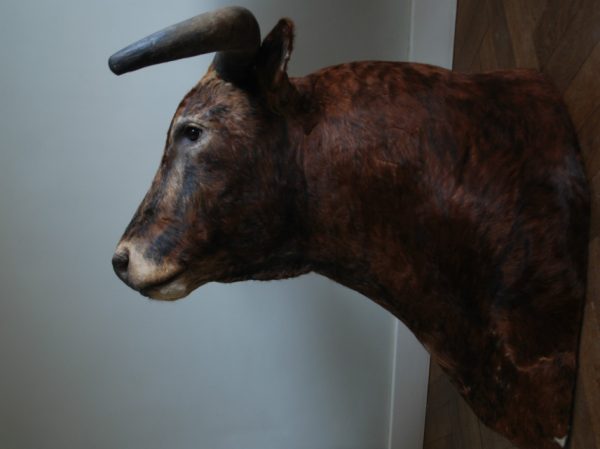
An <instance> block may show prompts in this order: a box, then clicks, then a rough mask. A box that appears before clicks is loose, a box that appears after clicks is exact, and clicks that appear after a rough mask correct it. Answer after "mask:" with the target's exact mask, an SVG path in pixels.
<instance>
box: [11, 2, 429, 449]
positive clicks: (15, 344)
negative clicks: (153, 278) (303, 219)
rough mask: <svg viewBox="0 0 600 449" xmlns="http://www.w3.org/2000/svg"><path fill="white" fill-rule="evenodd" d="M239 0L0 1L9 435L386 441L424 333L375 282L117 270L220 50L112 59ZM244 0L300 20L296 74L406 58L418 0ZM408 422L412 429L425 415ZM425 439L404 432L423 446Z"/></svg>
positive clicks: (46, 443) (324, 447) (86, 441)
mask: <svg viewBox="0 0 600 449" xmlns="http://www.w3.org/2000/svg"><path fill="white" fill-rule="evenodd" d="M224 3H225V2H219V1H198V0H194V1H191V0H182V1H176V2H165V1H161V0H128V1H124V0H119V1H117V0H104V1H100V0H97V1H80V0H56V1H53V2H42V1H34V0H4V1H3V2H2V3H1V4H0V42H1V44H0V61H2V69H1V70H2V75H1V76H2V78H1V79H2V82H1V83H0V98H1V99H2V101H1V103H0V144H1V146H0V192H1V193H0V267H1V269H0V282H1V283H2V286H3V288H2V293H1V296H0V363H1V367H0V447H1V448H10V449H32V448H35V449H53V448H60V449H71V448H73V449H75V448H77V449H80V448H99V449H100V448H102V449H104V448H111V449H121V448H123V449H124V448H128V449H129V448H131V449H136V448H144V449H154V448H156V449H165V448H169V449H189V448H192V447H194V448H207V449H220V448H223V449H229V448H231V449H233V448H241V447H243V448H245V449H252V448H257V449H269V448H273V449H275V448H277V449H281V448H287V449H294V448H298V449H300V448H303V449H328V448H331V449H334V448H335V449H338V448H339V449H342V448H343V449H352V448H356V449H359V448H360V449H371V448H372V449H381V448H383V447H386V445H387V444H388V443H389V438H390V410H391V409H392V407H391V405H392V404H391V403H390V400H391V397H392V395H391V390H392V375H393V373H392V367H393V366H392V365H393V364H392V361H393V355H392V352H393V351H396V353H398V354H403V353H405V354H407V353H411V351H415V350H418V345H417V344H416V343H415V342H414V341H413V340H411V337H410V336H408V337H407V338H401V336H400V337H399V336H398V335H400V334H398V335H396V334H394V326H395V319H393V318H392V317H391V316H390V315H389V314H387V313H386V312H384V311H383V310H382V309H380V308H379V307H378V306H376V305H375V304H373V303H371V302H370V301H368V300H367V299H365V298H364V297H361V296H360V295H358V294H355V293H353V292H350V291H348V290H346V289H344V288H341V287H339V286H336V285H334V284H333V283H331V282H329V281H327V280H325V279H323V278H320V277H317V276H306V277H302V278H300V279H296V280H291V281H285V282H271V283H243V284H233V285H219V284H209V285H207V286H205V287H202V288H201V289H200V290H199V291H197V292H195V293H194V294H192V295H191V297H190V298H189V299H186V300H183V301H180V302H177V303H175V304H164V303H156V302H150V301H148V300H145V299H143V298H142V297H141V296H139V295H137V294H136V293H135V292H133V291H131V290H129V289H127V287H125V286H124V285H123V284H122V283H121V282H120V281H118V279H117V278H116V276H114V274H113V272H112V269H111V266H110V258H111V255H112V252H113V249H114V246H115V244H116V242H117V240H118V238H119V236H120V234H121V232H122V231H123V229H124V227H125V225H126V224H127V222H128V220H129V219H130V217H131V216H132V214H133V212H134V209H135V207H136V206H137V204H138V203H139V201H140V200H141V198H142V196H143V194H144V193H145V191H146V189H147V188H148V186H149V184H150V181H151V179H152V176H153V174H154V171H155V169H156V167H157V166H158V163H159V160H160V155H161V152H162V143H163V141H164V137H165V133H166V130H167V126H168V123H169V120H170V117H171V114H172V113H173V111H174V110H175V107H176V105H177V103H178V101H179V99H180V98H181V97H182V96H183V95H184V93H185V92H186V91H187V90H188V89H189V88H190V87H191V86H192V85H193V84H194V83H195V82H196V80H197V79H198V78H199V77H200V76H201V74H202V73H203V72H204V70H205V68H206V66H207V64H208V62H209V61H210V59H211V57H212V56H205V57H200V58H195V59H193V60H187V61H180V62H177V63H171V64H167V65H163V66H157V67H154V68H152V69H147V70H143V71H140V72H136V73H134V74H130V75H127V76H123V77H119V78H117V77H115V76H113V75H112V74H111V73H110V72H109V70H108V68H107V66H106V59H107V57H108V56H109V55H110V54H111V53H112V52H114V51H116V50H117V49H119V48H121V47H122V46H124V45H126V44H128V43H130V42H131V41H132V40H135V39H137V38H139V37H142V36H144V35H145V34H147V33H150V32H153V31H155V30H157V29H159V28H162V27H164V26H165V25H168V24H171V23H174V22H177V21H179V20H181V19H184V18H187V17H188V16H191V15H193V14H196V13H198V12H201V11H205V10H210V9H212V8H214V7H215V6H217V5H219V4H224ZM239 3H241V4H244V5H245V6H247V7H249V8H251V9H252V10H253V11H254V12H255V13H256V15H257V17H258V19H259V22H260V23H261V25H262V26H263V33H266V32H268V30H269V28H270V27H271V26H272V25H274V24H275V22H276V20H277V19H278V18H279V17H280V16H284V15H286V16H290V17H292V18H293V19H294V20H295V21H296V23H297V44H296V51H295V54H294V55H293V57H292V63H291V69H290V70H291V73H292V74H296V75H299V74H303V73H306V72H308V71H310V70H313V69H316V68H318V67H320V66H323V65H328V64H332V63H337V62H343V61H349V60H353V59H404V58H406V56H407V51H408V18H409V14H408V2H407V1H394V0H373V1H370V2H369V3H368V7H366V3H365V2H363V1H359V0H351V1H343V0H335V1H328V2H318V1H317V0H310V1H303V2H295V1H293V0H285V1H281V0H280V1H278V2H270V1H268V0H252V1H251V0H248V1H243V0H240V1H239ZM415 348H417V349H415ZM402 362H405V363H406V364H411V363H412V362H411V361H410V360H407V361H402ZM401 367H402V363H396V368H397V369H396V374H398V373H401V372H404V371H402V369H401ZM395 378H396V379H399V377H398V376H396V377H395ZM415 378H416V379H417V382H420V384H419V385H420V386H415V385H413V384H406V383H403V382H396V385H395V387H394V388H395V390H394V397H395V398H396V399H398V398H401V399H402V400H396V401H395V402H394V404H393V405H394V408H393V411H394V413H395V414H396V415H398V416H400V415H401V414H402V413H400V412H401V411H402V410H404V412H403V413H404V414H405V415H406V414H410V412H411V411H412V410H415V408H418V407H421V408H423V407H424V404H422V403H413V402H411V399H410V397H411V396H410V392H411V391H413V390H414V389H415V388H422V386H423V385H424V383H425V382H426V372H423V373H422V376H421V379H420V380H419V375H418V373H417V375H416V376H415ZM417 400H420V399H417ZM402 422H403V421H402V420H396V422H395V423H394V426H393V427H394V441H396V442H398V441H401V438H402V435H404V434H408V433H409V432H411V429H404V428H403V427H402ZM411 425H412V424H411ZM416 425H421V426H422V423H421V424H419V423H418V424H416ZM412 431H414V429H412ZM421 432H422V430H421ZM399 435H400V439H399V437H398V436H399ZM411 444H414V443H407V445H404V446H403V448H404V449H417V447H416V446H413V445H411ZM395 447H396V446H395Z"/></svg>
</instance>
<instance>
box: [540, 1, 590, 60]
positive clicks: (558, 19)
mask: <svg viewBox="0 0 600 449" xmlns="http://www.w3.org/2000/svg"><path fill="white" fill-rule="evenodd" d="M584 3H585V0H570V1H567V2H565V1H564V0H548V1H547V4H546V8H545V9H544V11H543V13H542V14H541V16H540V18H539V20H538V22H537V26H536V27H535V29H534V30H533V42H534V45H535V49H536V54H537V60H538V63H539V65H540V67H544V66H545V65H546V63H547V62H548V60H549V59H550V57H551V56H552V54H553V53H554V51H555V50H556V47H557V46H558V44H559V43H560V41H561V39H562V37H563V35H564V34H565V32H566V31H567V29H568V27H569V25H570V24H571V21H572V20H573V17H575V14H577V11H578V10H580V9H581V8H582V6H583V5H584Z"/></svg>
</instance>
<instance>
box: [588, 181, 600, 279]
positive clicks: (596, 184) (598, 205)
mask: <svg viewBox="0 0 600 449" xmlns="http://www.w3.org/2000/svg"><path fill="white" fill-rule="evenodd" d="M590 187H591V190H592V197H591V200H592V217H591V220H590V239H592V240H593V239H595V238H597V237H600V173H597V174H596V175H595V176H594V177H593V178H592V180H591V182H590ZM590 264H591V265H592V266H594V267H595V270H594V272H592V273H590V274H591V275H595V273H597V272H598V271H600V263H599V262H598V261H597V260H593V259H591V258H590Z"/></svg>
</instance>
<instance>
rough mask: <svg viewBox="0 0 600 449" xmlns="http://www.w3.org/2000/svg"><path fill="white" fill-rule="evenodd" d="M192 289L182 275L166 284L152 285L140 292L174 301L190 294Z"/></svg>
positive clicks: (149, 296) (153, 297)
mask: <svg viewBox="0 0 600 449" xmlns="http://www.w3.org/2000/svg"><path fill="white" fill-rule="evenodd" d="M190 292H191V289H188V286H187V283H186V282H184V280H183V279H182V278H181V277H176V278H175V279H173V280H172V281H169V282H167V283H165V284H160V285H156V286H150V287H148V288H144V289H142V290H140V293H141V294H142V295H144V296H146V297H148V298H150V299H159V300H163V301H174V300H176V299H181V298H184V297H186V296H187V295H189V294H190Z"/></svg>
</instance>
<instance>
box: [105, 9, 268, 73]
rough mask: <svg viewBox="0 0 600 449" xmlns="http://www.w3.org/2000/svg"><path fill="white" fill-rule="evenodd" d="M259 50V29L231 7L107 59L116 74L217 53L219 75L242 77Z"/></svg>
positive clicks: (153, 36)
mask: <svg viewBox="0 0 600 449" xmlns="http://www.w3.org/2000/svg"><path fill="white" fill-rule="evenodd" d="M259 47H260V28H259V26H258V22H257V21H256V18H255V17H254V15H253V14H252V13H251V12H250V11H248V10H247V9H246V8H242V7H239V6H231V7H227V8H221V9H217V10H215V11H211V12H207V13H204V14H200V15H198V16H195V17H192V18H191V19H188V20H185V21H183V22H179V23H177V24H175V25H172V26H170V27H168V28H165V29H163V30H161V31H157V32H156V33H154V34H151V35H150V36H146V37H145V38H143V39H140V40H139V41H137V42H135V43H133V44H131V45H129V46H127V47H125V48H124V49H122V50H120V51H118V52H117V53H115V54H114V55H112V56H111V57H110V59H109V60H108V66H109V67H110V69H111V70H112V71H113V73H115V74H116V75H121V74H123V73H127V72H132V71H134V70H138V69H141V68H143V67H147V66H149V65H154V64H160V63H163V62H168V61H174V60H176V59H182V58H189V57H191V56H197V55H201V54H204V53H210V52H213V51H216V52H217V54H216V55H215V59H214V61H213V64H214V67H215V69H216V70H217V72H218V73H219V75H220V76H224V77H226V78H230V79H233V78H237V77H239V76H243V75H244V74H245V72H247V70H248V68H249V67H250V66H251V65H252V63H253V60H254V56H255V55H256V52H257V51H258V49H259Z"/></svg>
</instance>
